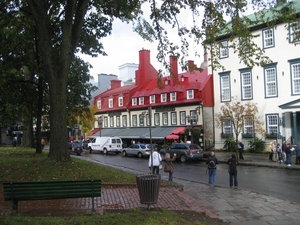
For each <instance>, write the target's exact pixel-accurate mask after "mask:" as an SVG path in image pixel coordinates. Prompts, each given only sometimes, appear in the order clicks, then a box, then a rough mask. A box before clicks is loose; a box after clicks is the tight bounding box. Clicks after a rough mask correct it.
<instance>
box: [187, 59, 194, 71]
mask: <svg viewBox="0 0 300 225" xmlns="http://www.w3.org/2000/svg"><path fill="white" fill-rule="evenodd" d="M195 67H196V66H195V64H194V61H193V60H189V61H188V69H189V72H192V71H194V70H195Z"/></svg>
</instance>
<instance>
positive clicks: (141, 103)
mask: <svg viewBox="0 0 300 225" xmlns="http://www.w3.org/2000/svg"><path fill="white" fill-rule="evenodd" d="M139 105H144V97H139Z"/></svg>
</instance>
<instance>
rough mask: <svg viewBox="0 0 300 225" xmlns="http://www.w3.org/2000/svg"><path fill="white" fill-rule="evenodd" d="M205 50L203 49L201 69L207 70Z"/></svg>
mask: <svg viewBox="0 0 300 225" xmlns="http://www.w3.org/2000/svg"><path fill="white" fill-rule="evenodd" d="M207 61H208V60H207V49H206V47H204V61H203V62H202V63H201V66H200V67H201V68H202V69H206V68H207Z"/></svg>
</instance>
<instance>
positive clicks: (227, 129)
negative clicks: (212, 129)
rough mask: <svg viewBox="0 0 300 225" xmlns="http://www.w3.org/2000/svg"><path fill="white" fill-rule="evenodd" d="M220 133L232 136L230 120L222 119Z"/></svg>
mask: <svg viewBox="0 0 300 225" xmlns="http://www.w3.org/2000/svg"><path fill="white" fill-rule="evenodd" d="M222 133H224V134H229V135H231V134H232V129H231V120H230V118H226V117H224V118H223V120H222Z"/></svg>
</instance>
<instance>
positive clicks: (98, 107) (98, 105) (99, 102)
mask: <svg viewBox="0 0 300 225" xmlns="http://www.w3.org/2000/svg"><path fill="white" fill-rule="evenodd" d="M101 107H102V103H101V100H98V101H97V109H101Z"/></svg>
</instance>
